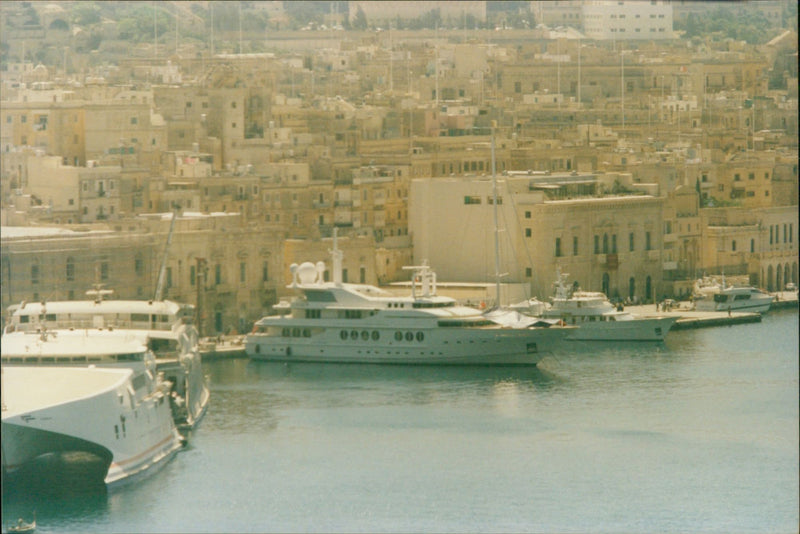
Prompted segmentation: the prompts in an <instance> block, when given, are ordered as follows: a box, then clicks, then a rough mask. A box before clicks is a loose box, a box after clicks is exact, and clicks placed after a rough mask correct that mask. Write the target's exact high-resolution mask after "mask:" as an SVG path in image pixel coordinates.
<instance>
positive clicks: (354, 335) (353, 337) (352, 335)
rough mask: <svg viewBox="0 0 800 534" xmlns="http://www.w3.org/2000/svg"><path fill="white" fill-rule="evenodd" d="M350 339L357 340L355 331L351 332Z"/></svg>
mask: <svg viewBox="0 0 800 534" xmlns="http://www.w3.org/2000/svg"><path fill="white" fill-rule="evenodd" d="M350 339H358V332H356V331H355V330H351V331H350Z"/></svg>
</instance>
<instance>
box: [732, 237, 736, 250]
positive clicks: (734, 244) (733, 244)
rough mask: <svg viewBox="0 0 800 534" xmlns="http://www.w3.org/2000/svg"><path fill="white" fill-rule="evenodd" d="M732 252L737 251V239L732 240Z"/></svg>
mask: <svg viewBox="0 0 800 534" xmlns="http://www.w3.org/2000/svg"><path fill="white" fill-rule="evenodd" d="M731 252H736V240H735V239H734V240H732V241H731Z"/></svg>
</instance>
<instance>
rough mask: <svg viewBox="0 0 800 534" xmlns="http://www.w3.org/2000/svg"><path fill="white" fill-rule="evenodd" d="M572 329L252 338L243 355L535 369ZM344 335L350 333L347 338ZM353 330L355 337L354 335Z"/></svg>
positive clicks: (328, 333) (384, 331)
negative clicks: (521, 366) (524, 366)
mask: <svg viewBox="0 0 800 534" xmlns="http://www.w3.org/2000/svg"><path fill="white" fill-rule="evenodd" d="M442 330H446V331H442ZM574 330H575V329H571V328H552V329H549V328H540V329H531V330H520V329H487V330H484V331H482V332H480V334H477V333H476V332H475V331H470V332H469V334H464V332H459V331H458V329H427V330H426V329H419V330H416V331H411V330H409V331H405V332H400V334H401V335H402V339H400V340H398V339H396V338H395V336H396V335H397V332H398V331H397V330H394V329H378V328H371V329H358V330H355V329H352V330H351V329H344V328H342V329H330V330H328V331H326V332H325V333H323V334H320V335H318V336H311V337H307V338H303V337H297V338H291V337H290V338H285V337H280V336H271V335H267V334H251V335H249V336H248V337H247V340H246V343H245V351H246V352H247V354H248V356H249V357H250V358H251V359H253V360H265V361H303V362H332V363H381V364H401V365H406V364H407V365H536V364H537V363H538V362H539V361H540V360H541V359H542V357H543V356H544V355H545V354H547V353H550V352H553V351H556V350H558V348H559V347H560V346H561V344H562V342H563V341H564V338H565V336H566V335H567V333H569V332H572V331H574ZM342 332H346V333H347V339H343V338H344V334H342ZM352 332H355V333H356V334H357V335H356V336H352V335H351V333H352ZM374 332H376V333H377V334H373V333H374ZM364 333H366V334H364ZM365 338H366V339H365ZM376 338H377V339H376ZM409 338H410V339H409Z"/></svg>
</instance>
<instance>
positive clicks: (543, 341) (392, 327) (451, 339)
mask: <svg viewBox="0 0 800 534" xmlns="http://www.w3.org/2000/svg"><path fill="white" fill-rule="evenodd" d="M331 254H332V263H333V273H332V279H333V280H332V281H330V282H326V281H324V272H325V264H324V263H323V262H318V263H317V264H316V265H315V264H313V263H310V262H306V263H303V264H301V265H296V264H295V265H292V267H291V271H292V277H293V279H292V284H291V285H290V286H288V287H290V288H293V289H295V290H297V291H298V292H299V293H300V296H299V297H298V298H296V299H294V300H293V301H292V302H291V304H290V305H289V307H288V313H287V314H283V315H274V316H269V317H264V318H263V319H261V320H259V321H257V322H256V325H255V328H254V331H253V332H252V333H251V334H249V335H248V336H247V338H246V341H245V350H246V352H247V355H248V356H249V357H250V358H252V359H254V360H279V361H307V362H340V363H346V362H357V363H388V364H470V365H514V364H527V365H531V364H536V363H537V362H539V360H540V359H541V358H542V355H543V354H545V353H548V352H550V351H552V350H554V349H555V348H556V347H557V346H559V345H560V343H561V342H562V340H563V339H564V337H565V336H566V335H567V334H568V333H570V332H571V331H572V330H574V328H569V327H567V328H565V327H561V326H556V325H553V324H552V322H546V321H539V322H537V323H536V324H535V325H532V326H529V327H527V328H508V327H503V326H501V325H499V324H497V323H496V322H494V321H491V320H489V319H487V318H486V317H485V316H484V315H483V314H482V313H481V312H480V310H477V309H474V308H470V307H467V306H461V305H458V304H457V303H456V301H455V300H454V299H452V298H449V297H444V296H439V295H436V275H435V273H434V272H433V271H432V270H431V269H430V268H429V267H428V266H426V265H423V266H417V267H407V269H411V270H413V277H412V286H411V295H410V296H404V297H398V296H394V295H392V294H391V293H388V292H386V291H384V290H381V289H380V288H377V287H375V286H372V285H367V284H350V283H344V282H342V253H341V251H339V250H338V249H337V247H336V236H335V235H334V244H333V250H332V251H331Z"/></svg>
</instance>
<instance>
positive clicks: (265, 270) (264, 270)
mask: <svg viewBox="0 0 800 534" xmlns="http://www.w3.org/2000/svg"><path fill="white" fill-rule="evenodd" d="M268 280H269V264H268V263H267V262H264V263H262V264H261V281H262V282H267V281H268Z"/></svg>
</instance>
